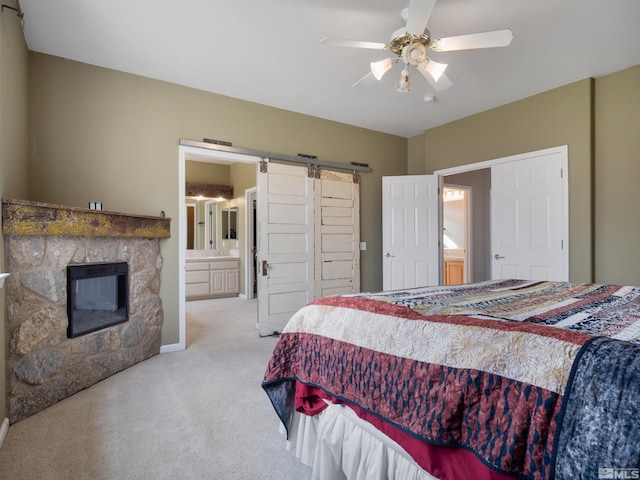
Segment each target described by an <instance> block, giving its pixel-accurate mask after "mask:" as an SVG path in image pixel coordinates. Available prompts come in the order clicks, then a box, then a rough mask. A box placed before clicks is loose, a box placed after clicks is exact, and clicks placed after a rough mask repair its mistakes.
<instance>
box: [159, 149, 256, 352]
mask: <svg viewBox="0 0 640 480" xmlns="http://www.w3.org/2000/svg"><path fill="white" fill-rule="evenodd" d="M260 160H261V159H260V157H257V156H253V155H247V154H242V153H235V152H227V151H224V150H214V149H209V148H201V147H197V146H192V145H178V201H179V206H178V219H177V220H178V225H179V227H178V302H179V303H178V316H179V318H178V325H179V332H178V335H179V340H178V343H176V344H172V345H168V346H164V347H163V349H162V352H172V351H180V350H184V349H185V348H186V338H187V335H186V292H185V291H186V287H185V265H186V260H185V259H186V250H187V229H186V222H187V215H186V214H187V210H186V204H187V199H186V165H187V162H188V161H194V162H204V163H218V164H225V163H226V164H235V163H245V164H247V163H251V164H254V165H256V166H257V164H258V162H259V161H260ZM203 227H204V225H203ZM240 240H241V239H240ZM241 241H242V240H241ZM244 251H245V249H244V248H241V249H240V254H241V255H242V257H244V256H245V255H244ZM247 263H249V265H250V264H251V262H246V261H243V259H242V258H241V269H242V272H244V273H245V276H246V272H245V270H246V266H247ZM243 267H244V268H243Z"/></svg>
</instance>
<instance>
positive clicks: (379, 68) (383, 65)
mask: <svg viewBox="0 0 640 480" xmlns="http://www.w3.org/2000/svg"><path fill="white" fill-rule="evenodd" d="M392 66H393V64H392V62H391V59H390V58H385V59H384V60H380V61H379V62H371V73H373V76H374V77H376V80H380V79H381V78H382V77H383V76H384V74H385V73H387V72H388V71H389V69H391V67H392Z"/></svg>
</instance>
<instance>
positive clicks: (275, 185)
mask: <svg viewBox="0 0 640 480" xmlns="http://www.w3.org/2000/svg"><path fill="white" fill-rule="evenodd" d="M257 184H258V209H257V215H258V222H257V229H258V272H257V275H258V325H259V331H260V335H272V334H273V333H275V332H278V333H279V332H281V331H282V329H283V328H284V326H285V324H286V323H287V321H288V320H289V318H291V316H292V315H293V314H294V313H295V312H296V311H297V310H298V309H299V308H301V307H303V306H304V305H306V304H307V303H309V302H310V301H312V300H313V299H314V287H315V284H314V185H313V184H314V179H313V178H312V177H310V176H309V169H308V168H307V167H304V166H298V165H288V164H287V165H285V164H279V163H270V162H267V161H263V162H261V165H260V169H259V172H258V181H257Z"/></svg>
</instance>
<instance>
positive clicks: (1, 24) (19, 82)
mask: <svg viewBox="0 0 640 480" xmlns="http://www.w3.org/2000/svg"><path fill="white" fill-rule="evenodd" d="M4 3H7V4H8V5H12V6H15V2H13V1H11V0H10V1H8V2H4ZM27 77H28V55H27V47H26V45H25V43H24V39H23V35H22V29H21V26H20V21H19V19H18V17H17V16H16V15H15V13H14V12H13V11H11V10H4V11H3V12H2V14H1V15H0V197H2V198H25V197H26V196H27V174H28V163H27V148H28V141H27V139H28V133H27V132H28V128H27V127H28V123H27V118H28V117H27V98H28V92H27ZM0 271H4V241H3V240H0ZM4 297H5V289H2V290H0V319H1V320H0V321H1V325H2V327H1V328H0V422H2V420H3V419H4V417H5V412H6V386H5V385H6V381H5V379H6V376H5V348H6V344H7V339H5V328H4Z"/></svg>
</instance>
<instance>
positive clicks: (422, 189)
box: [382, 175, 440, 290]
mask: <svg viewBox="0 0 640 480" xmlns="http://www.w3.org/2000/svg"><path fill="white" fill-rule="evenodd" d="M438 208H439V202H438V180H437V177H436V176H435V175H403V176H394V177H382V252H383V258H382V273H383V289H384V290H398V289H406V288H415V287H422V286H428V285H438V283H439V276H440V268H439V262H438V259H439V257H440V254H439V248H438V239H439V238H440V235H439V228H438V224H439V221H438Z"/></svg>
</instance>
